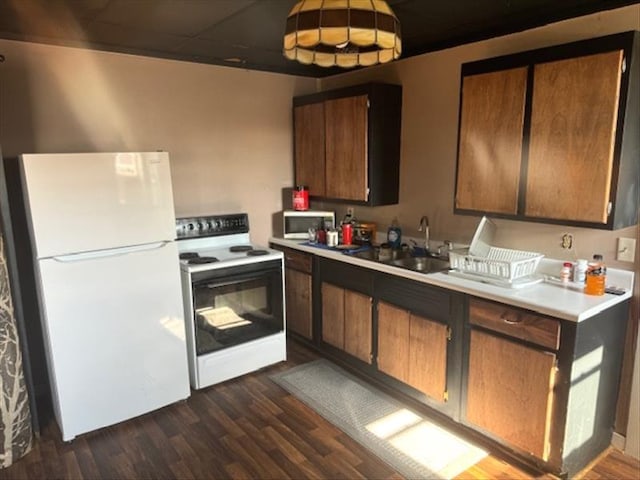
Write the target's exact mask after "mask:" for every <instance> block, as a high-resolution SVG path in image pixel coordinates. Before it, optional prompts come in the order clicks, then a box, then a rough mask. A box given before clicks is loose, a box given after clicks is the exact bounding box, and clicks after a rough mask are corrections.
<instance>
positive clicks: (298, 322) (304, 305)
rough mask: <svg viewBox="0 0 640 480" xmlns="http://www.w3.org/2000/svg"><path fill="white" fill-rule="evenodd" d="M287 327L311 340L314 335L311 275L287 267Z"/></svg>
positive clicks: (285, 272)
mask: <svg viewBox="0 0 640 480" xmlns="http://www.w3.org/2000/svg"><path fill="white" fill-rule="evenodd" d="M284 275H285V280H284V281H285V285H286V289H285V301H286V306H287V329H289V330H290V331H292V332H295V333H297V334H298V335H302V336H303V337H305V338H307V339H309V340H311V338H312V336H313V330H312V326H313V322H312V320H311V319H312V311H313V309H312V303H311V300H312V293H311V275H309V274H308V273H304V272H299V271H297V270H294V269H292V268H285V270H284Z"/></svg>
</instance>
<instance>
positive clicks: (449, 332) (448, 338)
mask: <svg viewBox="0 0 640 480" xmlns="http://www.w3.org/2000/svg"><path fill="white" fill-rule="evenodd" d="M452 336H453V330H451V327H447V340H448V341H451V337H452Z"/></svg>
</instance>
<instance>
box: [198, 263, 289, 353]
mask: <svg viewBox="0 0 640 480" xmlns="http://www.w3.org/2000/svg"><path fill="white" fill-rule="evenodd" d="M229 273H230V274H229V275H225V276H223V277H219V278H212V279H209V280H206V281H200V282H198V283H196V284H194V286H193V298H194V322H195V332H196V352H197V354H198V355H203V354H206V353H210V352H214V351H217V350H221V349H224V348H229V347H232V346H234V345H239V344H241V343H245V342H248V341H251V340H255V339H257V338H261V337H266V336H269V335H272V334H274V333H277V332H281V331H282V330H283V315H282V270H281V269H280V268H277V269H266V270H263V271H259V272H253V273H243V274H238V275H234V274H233V273H232V272H229Z"/></svg>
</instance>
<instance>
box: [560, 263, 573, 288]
mask: <svg viewBox="0 0 640 480" xmlns="http://www.w3.org/2000/svg"><path fill="white" fill-rule="evenodd" d="M571 267H572V265H571V262H564V263H563V264H562V268H561V269H560V281H561V282H562V283H569V281H570V280H571Z"/></svg>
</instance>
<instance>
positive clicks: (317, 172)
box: [293, 102, 325, 196]
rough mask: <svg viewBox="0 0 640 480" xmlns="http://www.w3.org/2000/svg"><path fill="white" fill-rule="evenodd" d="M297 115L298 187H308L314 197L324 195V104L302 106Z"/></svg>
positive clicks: (295, 130) (296, 173) (296, 163)
mask: <svg viewBox="0 0 640 480" xmlns="http://www.w3.org/2000/svg"><path fill="white" fill-rule="evenodd" d="M293 116H294V119H293V121H294V135H295V176H296V178H295V182H296V185H306V186H308V187H309V194H310V195H315V196H324V195H325V176H324V155H325V151H324V144H325V136H324V104H323V103H322V102H320V103H312V104H308V105H300V106H298V107H295V108H294V110H293Z"/></svg>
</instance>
